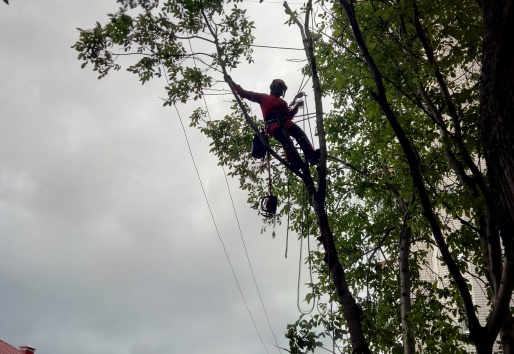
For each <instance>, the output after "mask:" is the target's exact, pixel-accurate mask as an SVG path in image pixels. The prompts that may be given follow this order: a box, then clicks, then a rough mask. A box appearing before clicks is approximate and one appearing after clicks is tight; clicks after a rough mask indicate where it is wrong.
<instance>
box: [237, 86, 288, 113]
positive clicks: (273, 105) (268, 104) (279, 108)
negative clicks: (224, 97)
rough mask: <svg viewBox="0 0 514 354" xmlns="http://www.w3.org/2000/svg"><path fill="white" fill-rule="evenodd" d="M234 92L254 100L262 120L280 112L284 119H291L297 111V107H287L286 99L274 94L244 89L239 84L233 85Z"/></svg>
mask: <svg viewBox="0 0 514 354" xmlns="http://www.w3.org/2000/svg"><path fill="white" fill-rule="evenodd" d="M235 89H236V92H237V94H238V95H239V96H241V97H242V98H246V99H247V100H249V101H252V102H256V103H258V104H259V105H260V106H261V110H262V117H263V118H264V120H265V121H266V120H268V119H270V118H272V117H273V116H274V115H276V114H281V115H282V116H283V117H284V118H285V119H292V118H293V117H294V115H295V114H296V113H297V112H298V107H297V106H296V107H294V108H292V109H291V108H289V106H288V104H287V102H286V101H284V100H283V99H281V98H280V97H277V96H274V95H268V94H265V93H257V92H252V91H246V90H243V88H241V86H239V85H235Z"/></svg>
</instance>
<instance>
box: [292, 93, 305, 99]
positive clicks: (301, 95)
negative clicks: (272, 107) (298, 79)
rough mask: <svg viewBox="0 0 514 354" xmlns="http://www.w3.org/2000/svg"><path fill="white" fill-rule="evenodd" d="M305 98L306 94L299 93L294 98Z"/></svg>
mask: <svg viewBox="0 0 514 354" xmlns="http://www.w3.org/2000/svg"><path fill="white" fill-rule="evenodd" d="M303 96H305V92H298V94H297V95H296V96H294V98H302V97H303Z"/></svg>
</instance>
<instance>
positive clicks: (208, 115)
mask: <svg viewBox="0 0 514 354" xmlns="http://www.w3.org/2000/svg"><path fill="white" fill-rule="evenodd" d="M188 42H189V48H190V49H191V52H193V46H192V44H191V39H189V38H188ZM193 62H194V65H195V67H196V68H197V69H198V67H197V66H196V61H195V59H194V58H193ZM203 102H204V104H205V110H206V111H207V117H208V118H209V121H212V119H211V114H210V112H209V107H208V105H207V100H206V99H205V96H204V97H203ZM221 168H222V170H223V175H224V176H225V183H226V185H227V190H228V194H229V197H230V201H231V203H232V209H233V210H234V216H235V218H236V223H237V227H238V230H239V235H240V237H241V242H242V243H243V248H244V250H245V254H246V259H247V260H248V265H249V267H250V272H251V273H252V278H253V282H254V284H255V288H256V289H257V294H258V296H259V299H260V302H261V304H262V308H263V310H264V315H265V316H266V320H267V321H268V325H269V328H270V330H271V334H272V335H273V338H274V339H275V344H276V346H277V348H279V347H278V340H277V337H276V335H275V332H274V331H273V327H272V326H271V321H270V319H269V316H268V311H267V310H266V306H265V305H264V300H263V299H262V296H261V292H260V290H259V285H257V279H256V278H255V273H254V271H253V267H252V262H251V261H250V255H249V254H248V249H247V247H246V243H245V241H244V237H243V231H242V229H241V223H240V222H239V217H238V215H237V211H236V206H235V203H234V198H233V197H232V191H231V189H230V185H229V183H228V177H227V172H226V171H225V167H224V166H223V165H222V166H221ZM270 194H271V177H270ZM259 337H260V335H259ZM263 344H264V343H263ZM266 351H267V349H266ZM279 352H280V353H282V352H281V351H280V348H279Z"/></svg>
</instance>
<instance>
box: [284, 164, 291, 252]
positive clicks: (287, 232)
mask: <svg viewBox="0 0 514 354" xmlns="http://www.w3.org/2000/svg"><path fill="white" fill-rule="evenodd" d="M290 186H291V182H290V180H289V173H288V174H287V228H286V253H285V255H284V257H285V258H287V250H288V247H289V219H290V215H291V193H290V189H289V187H290Z"/></svg>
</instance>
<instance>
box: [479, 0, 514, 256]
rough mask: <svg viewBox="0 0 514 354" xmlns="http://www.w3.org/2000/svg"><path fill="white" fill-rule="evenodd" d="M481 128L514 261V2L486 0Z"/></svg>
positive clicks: (506, 242) (502, 226) (507, 246)
mask: <svg viewBox="0 0 514 354" xmlns="http://www.w3.org/2000/svg"><path fill="white" fill-rule="evenodd" d="M481 4H482V9H483V13H484V42H483V46H484V48H483V56H482V74H481V78H480V88H481V91H480V128H481V129H480V130H481V139H482V143H483V146H484V153H485V158H486V162H487V169H488V172H489V180H490V183H491V192H492V196H493V200H494V205H493V206H492V207H493V208H496V209H497V210H498V222H499V225H500V230H501V233H502V239H503V242H504V246H505V251H506V253H507V258H508V260H509V262H510V263H511V264H512V265H514V240H513V235H514V234H513V232H512V230H513V229H514V5H513V3H512V1H510V0H504V1H496V0H482V1H481Z"/></svg>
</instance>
